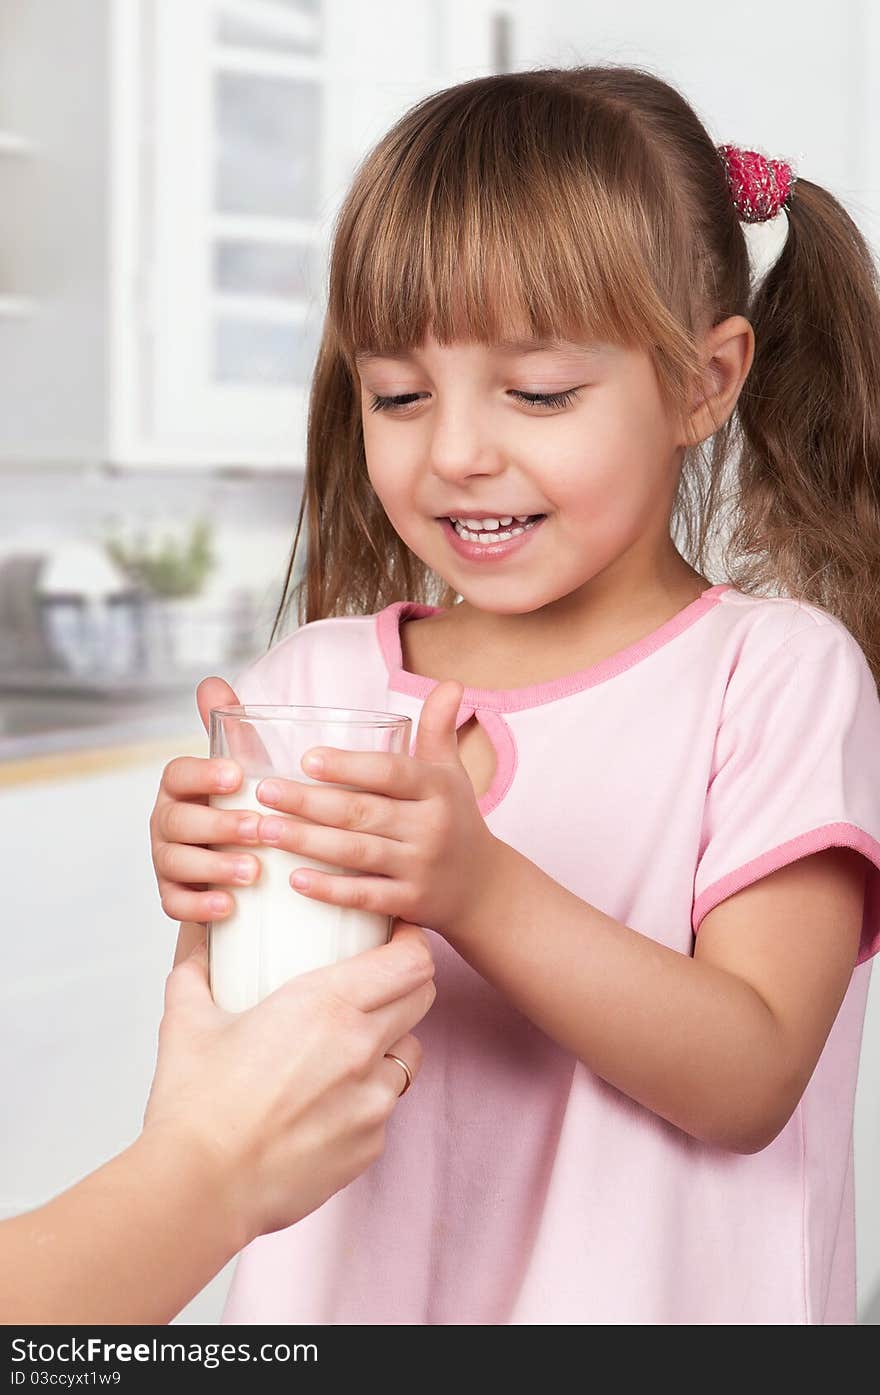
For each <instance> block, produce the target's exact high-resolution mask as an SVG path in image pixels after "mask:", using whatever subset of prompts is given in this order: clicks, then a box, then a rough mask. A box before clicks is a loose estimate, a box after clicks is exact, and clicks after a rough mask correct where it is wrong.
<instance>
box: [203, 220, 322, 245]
mask: <svg viewBox="0 0 880 1395" xmlns="http://www.w3.org/2000/svg"><path fill="white" fill-rule="evenodd" d="M208 229H209V235H210V236H211V237H213V238H216V239H218V240H219V239H223V240H227V241H237V242H279V243H287V242H292V243H298V242H318V241H319V240H320V238H321V235H322V230H321V225H320V223H317V222H315V221H314V220H312V219H308V218H272V217H269V216H268V215H265V216H259V215H257V214H246V213H213V214H211V215H210V216H209V218H208Z"/></svg>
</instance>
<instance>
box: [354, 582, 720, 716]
mask: <svg viewBox="0 0 880 1395" xmlns="http://www.w3.org/2000/svg"><path fill="white" fill-rule="evenodd" d="M732 589H733V587H732V585H731V583H730V582H721V583H720V584H719V585H717V586H710V587H708V588H707V590H705V591H703V592H702V594H701V595H699V596H698V597H697V598H696V600H695V601H691V603H690V604H689V605H686V606H685V608H684V609H683V610H680V611H679V612H678V614H677V615H673V616H672V617H671V618H670V619H669V620H667V621H666V622H665V623H664V624H662V625H660V626H659V628H658V629H656V630H653V631H652V632H651V633H650V634H648V635H645V636H644V637H643V638H642V639H639V640H636V642H635V643H634V644H629V645H627V647H626V648H625V649H621V650H620V652H619V653H617V654H611V655H610V656H609V657H608V658H607V659H602V660H600V662H599V663H596V664H591V665H590V667H589V668H582V669H580V670H579V671H578V672H577V673H570V674H567V675H565V677H563V678H554V679H552V680H551V681H550V682H548V683H535V684H533V685H532V686H531V687H528V688H498V689H494V688H467V687H466V688H465V689H464V693H463V694H462V699H461V701H462V706H464V707H470V708H476V707H481V708H491V709H493V710H494V711H496V712H519V711H522V710H523V709H524V708H526V707H539V706H540V705H541V704H542V703H545V702H554V701H555V700H556V699H557V698H562V697H568V696H569V694H571V693H577V692H581V691H582V689H584V688H592V687H594V686H595V684H597V683H604V682H605V681H606V680H607V679H609V678H613V677H615V675H616V674H618V673H622V672H623V671H624V670H625V669H628V668H632V666H633V664H637V663H639V662H640V660H642V659H646V658H647V657H648V655H649V654H653V653H654V651H655V650H656V649H660V648H662V646H663V645H664V644H668V643H669V641H670V640H672V639H675V637H676V635H680V634H681V633H682V631H683V630H686V629H688V628H689V627H690V626H691V625H693V624H694V622H695V621H696V620H699V619H700V617H701V616H703V615H705V614H706V613H707V611H710V610H712V609H713V608H714V607H715V606H716V605H717V604H718V602H719V600H720V599H721V597H722V596H723V594H724V592H725V591H730V590H732ZM441 610H443V606H438V605H419V604H417V603H416V602H415V601H394V602H392V604H391V605H387V606H385V608H384V610H380V611H378V612H377V614H376V633H377V638H378V641H379V647H380V648H381V650H382V656H383V658H384V660H385V664H386V667H387V669H388V678H389V683H388V686H389V688H390V689H391V691H392V692H396V693H410V694H411V695H412V696H413V697H420V698H426V697H427V696H428V694H429V693H430V691H431V689H432V688H435V687H436V686H437V683H438V682H439V680H438V679H436V678H425V677H424V676H423V675H422V674H418V673H410V672H409V670H408V669H405V668H404V667H403V646H402V644H401V640H400V626H401V625H402V624H403V622H404V621H405V620H421V619H422V617H423V616H425V615H434V614H436V613H437V612H438V611H441ZM450 676H451V675H450Z"/></svg>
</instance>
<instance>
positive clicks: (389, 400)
mask: <svg viewBox="0 0 880 1395" xmlns="http://www.w3.org/2000/svg"><path fill="white" fill-rule="evenodd" d="M581 387H583V383H582V384H581ZM579 392H580V388H579V387H576V388H568V389H567V390H566V391H565V392H518V391H517V390H516V389H513V388H512V389H511V395H512V396H513V397H517V398H519V400H520V401H521V402H526V403H527V404H528V405H529V406H530V407H567V406H568V405H569V403H571V402H572V401H574V399H575V398H576V397H577V396H578V394H579ZM421 395H422V394H421V393H418V392H405V393H401V394H400V395H399V396H398V397H377V395H376V394H375V393H371V394H370V396H371V397H372V399H373V400H372V402H371V403H370V411H371V412H396V411H400V409H401V408H406V407H409V406H410V404H411V403H413V402H417V401H418V399H419V397H420V396H421Z"/></svg>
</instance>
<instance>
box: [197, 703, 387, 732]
mask: <svg viewBox="0 0 880 1395" xmlns="http://www.w3.org/2000/svg"><path fill="white" fill-rule="evenodd" d="M301 712H303V713H315V714H316V715H315V716H302V717H301V716H299V715H298V714H299V713H301ZM332 713H336V714H338V715H336V716H332V715H328V714H332ZM342 713H354V714H356V715H354V716H342V715H341V714H342ZM209 716H210V717H211V718H212V720H213V718H214V717H215V716H217V717H232V718H235V719H236V720H239V721H246V722H247V721H253V722H300V723H305V724H308V725H309V726H316V725H318V724H321V725H325V724H329V725H336V726H350V727H363V726H369V727H396V726H400V725H401V724H402V723H403V722H410V723H411V722H412V718H411V717H407V716H405V715H404V714H403V713H402V712H374V711H371V710H369V709H365V708H361V707H316V706H314V705H309V704H304V703H272V702H240V703H235V704H233V705H232V706H230V707H212V708H210V709H209Z"/></svg>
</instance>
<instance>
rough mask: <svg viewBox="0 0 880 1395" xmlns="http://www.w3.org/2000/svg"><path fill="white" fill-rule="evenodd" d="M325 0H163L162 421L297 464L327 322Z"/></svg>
mask: <svg viewBox="0 0 880 1395" xmlns="http://www.w3.org/2000/svg"><path fill="white" fill-rule="evenodd" d="M322 10H323V7H322V6H321V4H320V3H319V0H259V3H257V0H235V3H233V2H232V0H188V3H187V4H186V5H180V4H178V3H176V0H155V4H154V6H153V18H154V29H153V37H152V45H151V47H150V55H151V58H152V68H153V70H152V75H151V77H152V80H151V84H150V87H151V91H152V96H153V101H152V106H153V112H154V126H153V146H152V148H153V156H154V159H153V170H152V174H153V178H152V191H153V228H154V242H153V248H152V267H151V272H152V274H151V277H150V280H151V289H152V295H151V307H150V308H151V314H150V320H151V327H152V362H151V367H152V382H153V385H154V393H153V419H152V423H151V425H152V430H153V432H154V434H155V436H156V437H157V438H158V439H159V441H160V442H161V443H162V444H163V445H164V446H166V447H173V446H174V445H178V446H180V447H182V448H183V449H184V450H186V452H187V454H189V453H190V452H192V451H194V450H195V451H199V450H202V451H204V453H205V457H206V459H210V460H211V461H212V462H213V463H223V462H224V461H230V462H239V461H241V462H252V461H257V460H260V461H265V462H266V463H273V462H276V461H277V462H279V463H292V464H298V463H299V462H300V461H301V459H302V456H303V450H304V443H305V406H306V395H307V385H308V382H309V378H310V375H311V370H312V365H313V362H314V357H315V353H316V349H317V338H318V332H319V327H320V320H321V307H320V304H319V300H320V295H319V292H320V285H321V263H322V245H321V244H322V223H321V214H322V208H323V205H324V200H325V198H326V169H327V165H326V159H325V150H324V144H325V96H326V93H325V86H326V75H327V66H328V65H327V55H326V48H325V41H324V32H323V12H322Z"/></svg>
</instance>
